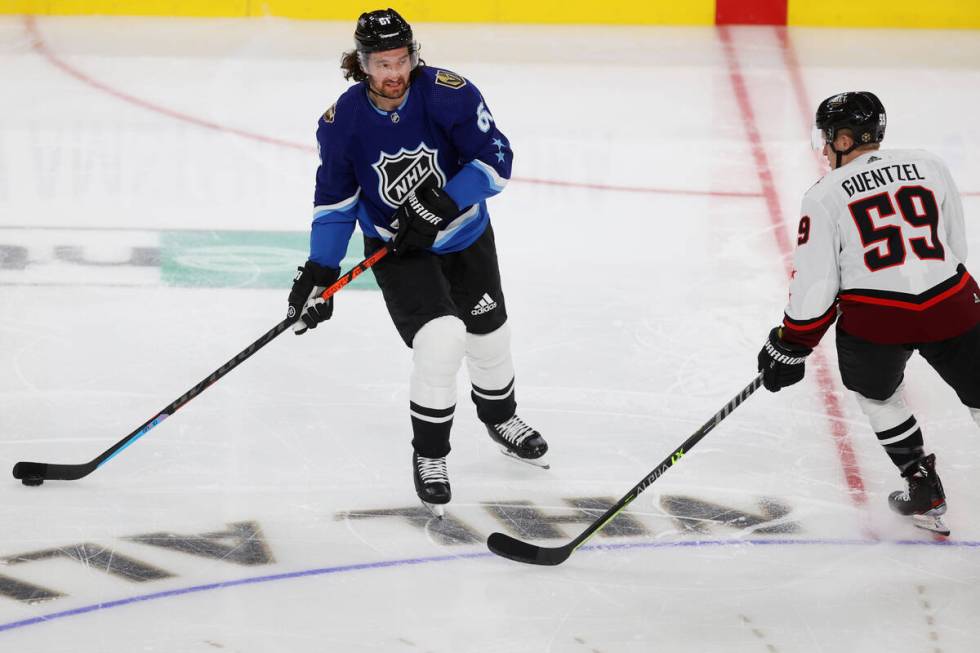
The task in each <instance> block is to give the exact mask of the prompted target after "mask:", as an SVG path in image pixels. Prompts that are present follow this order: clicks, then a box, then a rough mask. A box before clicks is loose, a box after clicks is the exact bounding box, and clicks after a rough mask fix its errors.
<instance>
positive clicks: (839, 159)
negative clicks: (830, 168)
mask: <svg viewBox="0 0 980 653" xmlns="http://www.w3.org/2000/svg"><path fill="white" fill-rule="evenodd" d="M827 147H829V148H830V151H831V152H833V153H834V154H836V155H837V165H835V166H834V169H835V170H836V169H837V168H839V167H841V162H842V160H843V158H844V156H845V155H847V154H850V153H851V152H853V151H854V150H856V149H857V147H858V144H857V143H856V142H855V143H854V144H853V145H851V146H850V147H849V148H847V149H846V150H838V149H837V148H836V147H834V144H833V143H827Z"/></svg>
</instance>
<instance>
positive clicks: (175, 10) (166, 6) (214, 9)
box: [0, 0, 251, 17]
mask: <svg viewBox="0 0 980 653" xmlns="http://www.w3.org/2000/svg"><path fill="white" fill-rule="evenodd" d="M250 4H251V1H250V0H208V1H207V2H205V1H204V0H0V14H36V15H58V16H78V15H95V16H206V17H217V16H247V15H248V9H249V5H250Z"/></svg>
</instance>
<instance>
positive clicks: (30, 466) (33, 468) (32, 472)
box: [14, 245, 391, 485]
mask: <svg viewBox="0 0 980 653" xmlns="http://www.w3.org/2000/svg"><path fill="white" fill-rule="evenodd" d="M390 251H391V248H390V247H389V246H387V245H386V246H385V247H382V248H381V249H379V250H378V251H376V252H375V253H374V254H372V255H371V256H369V257H367V258H366V259H364V260H363V261H361V262H360V263H358V264H357V265H355V266H354V267H353V268H351V269H350V270H348V271H347V273H345V274H344V275H342V276H341V277H340V278H339V279H337V281H335V282H334V284H333V285H332V286H330V287H329V288H327V289H326V290H324V291H323V293H322V294H321V295H320V296H321V297H323V298H324V299H329V298H330V297H332V296H333V295H334V294H336V293H337V292H339V291H340V289H341V288H343V287H344V286H346V285H347V284H349V283H350V282H351V281H353V280H354V279H356V278H357V277H358V276H360V274H361V273H362V272H364V271H365V270H367V269H368V268H370V267H371V266H373V265H374V264H375V263H377V262H378V261H380V260H381V259H382V258H384V256H385V255H386V254H388V252H390ZM297 319H298V318H296V317H287V318H286V319H285V320H283V321H282V322H280V323H279V324H277V325H276V326H274V327H272V328H271V329H270V330H269V331H266V332H265V334H263V335H262V337H261V338H259V339H258V340H256V341H255V342H253V343H252V344H250V345H249V346H248V347H246V348H245V349H243V350H242V351H240V352H238V354H236V355H235V357H234V358H232V359H231V360H230V361H228V362H227V363H225V364H224V365H222V366H221V367H219V368H218V369H216V370H215V371H214V372H212V373H211V374H210V375H209V376H208V377H207V378H206V379H204V380H203V381H201V382H200V383H198V384H197V385H196V386H194V387H193V388H191V389H190V390H188V391H187V392H185V393H184V394H183V395H181V396H180V397H179V398H177V400H176V401H174V402H173V403H172V404H170V405H169V406H167V407H166V408H164V409H163V410H161V411H160V412H159V413H157V414H156V415H154V416H153V417H151V418H150V419H149V420H147V421H146V422H144V423H143V424H142V425H141V426H139V427H138V428H136V430H134V431H133V432H132V433H130V434H129V435H127V436H126V437H124V438H123V439H122V440H120V441H119V442H117V443H116V444H114V445H112V446H111V447H109V448H108V449H106V450H105V451H104V452H102V454H101V455H100V456H98V457H97V458H95V459H94V460H91V461H89V462H87V463H80V464H77V465H58V464H54V463H31V462H19V463H17V464H16V465H14V478H19V479H21V482H22V483H23V484H24V485H40V484H41V483H43V482H44V481H74V480H77V479H80V478H82V477H83V476H88V475H89V474H91V473H92V472H94V471H95V470H96V469H98V468H99V467H101V466H102V465H104V464H105V463H107V462H109V461H110V460H112V459H113V458H115V457H116V456H118V455H119V454H120V453H122V451H123V450H124V449H125V448H126V447H128V446H129V445H131V444H133V443H134V442H136V441H137V440H138V439H140V438H141V437H143V436H144V435H146V434H147V433H148V432H149V431H150V429H152V428H153V427H155V426H157V425H158V424H160V422H162V421H163V420H165V419H167V418H168V417H170V416H171V415H173V414H174V413H176V412H177V411H178V410H179V409H180V408H181V407H183V406H184V405H185V404H187V403H188V402H189V401H190V400H191V399H193V398H194V397H196V396H197V395H199V394H201V393H202V392H204V391H205V390H206V389H207V388H208V386H210V385H211V384H213V383H214V382H215V381H217V380H218V379H220V378H221V377H223V376H224V375H225V374H227V373H228V372H230V371H232V370H233V369H235V368H236V367H238V366H239V365H240V364H241V363H243V362H244V361H245V360H246V359H247V358H249V357H250V356H251V355H252V354H254V353H255V352H257V351H258V350H260V349H262V348H263V347H265V346H266V345H267V344H269V343H270V342H272V340H273V339H274V338H276V337H277V336H278V335H279V334H281V333H282V332H283V331H285V330H286V329H288V328H289V327H290V326H291V325H292V324H293V323H294V322H295V321H296V320H297Z"/></svg>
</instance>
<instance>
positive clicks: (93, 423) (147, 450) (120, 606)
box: [0, 17, 980, 653]
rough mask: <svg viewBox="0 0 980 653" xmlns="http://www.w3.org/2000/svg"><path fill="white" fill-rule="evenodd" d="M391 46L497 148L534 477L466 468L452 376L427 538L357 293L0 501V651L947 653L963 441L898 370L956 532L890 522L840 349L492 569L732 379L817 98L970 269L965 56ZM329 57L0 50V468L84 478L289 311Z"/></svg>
mask: <svg viewBox="0 0 980 653" xmlns="http://www.w3.org/2000/svg"><path fill="white" fill-rule="evenodd" d="M415 28H416V35H417V38H418V39H419V40H420V41H421V43H422V47H423V58H424V59H426V60H427V61H428V63H429V64H430V65H434V66H437V67H446V68H450V69H452V70H455V71H457V72H459V73H461V74H463V75H465V76H466V77H468V78H469V79H470V80H471V81H472V82H473V83H475V84H476V85H477V86H478V87H479V88H480V89H481V90H482V92H483V94H484V96H485V97H486V99H487V103H488V105H489V107H490V109H491V110H492V111H493V114H494V117H495V118H496V121H497V123H498V125H499V126H500V128H501V129H502V130H503V131H504V133H506V134H507V135H508V136H509V137H510V139H511V142H512V144H513V147H514V150H515V153H516V160H515V166H514V179H513V180H512V182H511V183H510V185H509V187H508V188H507V189H506V190H505V191H504V192H503V193H502V194H501V195H499V196H498V197H496V198H494V199H492V200H491V201H490V210H491V213H492V215H493V223H494V228H495V230H496V233H497V243H498V248H499V255H500V260H501V266H502V274H503V281H504V288H505V291H506V293H507V302H508V309H509V314H510V316H511V325H512V328H513V332H514V354H515V359H516V364H517V369H518V377H517V397H518V402H519V412H520V414H521V415H522V416H523V417H524V418H525V419H526V420H527V421H529V422H530V423H532V424H533V425H535V426H536V427H537V428H539V429H540V430H541V431H542V432H543V433H544V434H545V436H546V437H547V438H548V440H549V442H550V444H551V453H550V454H549V456H550V461H551V469H550V470H549V471H543V470H539V469H536V468H532V467H529V466H525V465H520V464H519V463H515V462H513V461H511V460H509V459H507V458H505V457H503V456H501V455H500V454H499V453H498V452H497V451H496V449H495V447H494V446H493V445H492V444H491V442H490V441H489V439H488V438H487V436H486V434H485V432H484V431H483V429H482V427H481V425H480V424H479V423H478V422H477V420H476V416H475V411H474V410H473V408H472V405H471V403H470V401H469V399H468V396H467V394H468V393H467V392H466V391H465V389H466V388H467V386H468V380H467V379H466V377H465V371H464V372H461V376H460V398H459V410H458V411H457V415H456V421H455V427H454V436H453V447H454V448H453V453H452V454H451V456H450V458H449V469H450V475H451V478H452V482H453V493H454V499H453V502H452V504H451V505H450V507H449V510H448V514H447V518H446V519H445V520H443V521H442V522H437V521H433V520H430V519H427V518H426V513H424V512H423V509H422V508H421V506H420V505H419V503H418V501H417V499H416V497H415V493H414V490H413V487H412V480H411V472H410V452H411V447H410V439H411V436H410V424H409V419H408V414H407V404H408V388H407V380H408V371H409V366H410V351H409V350H407V349H406V348H405V347H404V345H402V343H401V341H400V340H399V338H398V337H397V335H396V333H395V330H394V328H393V327H392V326H391V324H390V321H389V319H388V316H387V313H386V311H385V308H384V305H383V303H382V301H381V298H380V295H379V293H377V291H376V290H371V289H370V288H349V289H345V290H344V291H342V292H341V294H339V295H338V296H337V302H336V305H337V308H336V313H335V317H334V319H333V320H332V321H331V322H330V323H329V324H328V325H325V326H324V327H322V328H320V329H318V330H317V331H316V332H313V333H311V334H309V335H306V336H303V337H302V338H296V337H294V336H293V335H291V334H288V333H287V334H285V335H283V336H282V337H280V338H278V339H277V340H275V341H274V342H272V343H271V344H269V345H268V346H267V347H266V348H265V349H263V350H262V351H261V352H259V353H258V354H256V355H255V356H254V358H252V359H250V360H249V361H247V362H246V363H244V364H243V365H242V366H241V367H240V368H238V369H236V370H234V371H233V372H232V373H230V374H229V375H228V376H227V377H226V378H224V379H223V380H221V381H220V382H218V383H217V384H215V385H214V386H212V387H211V388H210V389H208V390H207V391H206V392H204V393H203V394H202V395H201V396H200V397H198V398H197V399H195V400H194V401H193V402H192V403H191V404H189V405H188V406H187V407H186V408H184V409H182V410H181V411H180V412H178V413H177V414H176V415H175V416H173V417H172V418H171V419H170V420H168V421H167V422H166V423H165V424H163V425H161V426H159V427H157V428H156V429H155V430H154V431H152V432H151V433H150V434H149V435H147V436H146V437H145V438H143V439H142V440H140V441H139V442H138V443H136V444H135V445H134V446H132V447H131V448H129V449H127V450H126V451H125V452H124V453H123V454H121V455H120V456H119V457H117V458H116V459H114V460H112V461H111V462H110V463H109V464H107V465H105V466H104V467H102V468H101V469H99V470H98V471H97V472H96V473H94V474H92V475H90V476H88V477H87V478H84V479H82V480H79V481H73V482H48V483H46V484H45V485H44V486H42V487H39V488H28V487H24V486H22V485H21V484H19V483H18V482H17V481H15V480H14V479H12V478H9V477H8V480H7V481H6V482H4V483H3V484H2V488H3V489H2V490H0V496H2V501H0V524H2V527H0V562H2V563H3V564H2V566H0V650H2V651H17V652H18V653H69V652H70V653H96V652H97V653H132V652H134V651H153V652H167V653H175V652H176V653H198V652H201V653H204V652H211V651H228V652H229V653H230V652H235V653H264V652H280V651H290V652H297V651H303V652H306V651H311V652H313V651H315V652H323V651H351V652H353V651H406V652H416V653H449V652H463V651H466V652H477V651H495V652H496V651H508V652H511V651H514V652H517V651H528V652H532V651H533V652H540V651H554V652H559V651H560V652H567V653H588V652H591V653H600V652H601V653H618V652H626V651H631V652H639V651H655V650H656V651H698V652H708V651H725V652H729V651H733V652H734V651H737V652H745V653H751V652H756V651H758V652H780V653H791V652H795V651H825V652H831V651H833V652H836V651H872V652H876V651H882V652H888V653H905V652H929V653H936V652H940V651H941V652H943V653H953V652H969V651H976V650H978V649H980V625H978V622H977V614H978V611H980V486H978V483H977V480H976V479H977V477H978V474H980V457H978V451H977V449H978V446H977V443H978V442H980V440H978V437H980V433H978V430H977V427H976V425H975V424H974V423H973V422H972V421H971V420H970V418H969V415H968V413H967V411H966V410H965V409H964V408H963V407H962V406H961V405H960V404H959V403H958V401H957V399H956V397H955V396H954V394H953V393H952V391H951V390H949V389H948V388H946V387H945V386H943V385H942V384H941V382H940V381H939V378H938V376H937V375H936V374H935V373H934V372H933V371H932V370H931V369H930V368H928V367H927V366H926V365H925V364H924V363H923V362H922V361H921V359H919V358H918V357H916V358H913V360H912V363H911V364H910V369H909V373H908V375H907V382H906V389H905V392H906V396H907V399H908V401H909V403H910V404H911V405H912V407H913V409H914V410H915V413H916V415H917V416H918V418H919V420H920V422H922V423H923V424H924V434H925V438H926V443H927V447H928V448H929V449H930V450H932V451H934V452H935V453H936V454H937V458H938V465H939V470H940V473H941V475H942V480H943V482H944V484H945V486H946V490H947V495H948V499H949V513H948V516H947V523H948V524H949V526H950V527H951V529H952V536H951V537H950V538H948V539H936V538H933V537H932V536H931V535H930V534H928V533H926V532H923V531H920V530H916V529H914V528H912V527H911V526H910V525H909V524H907V523H904V522H903V521H901V520H900V518H898V517H897V516H894V515H893V514H891V513H890V512H889V510H888V508H887V505H886V497H887V494H888V492H889V491H891V490H894V489H899V488H900V487H901V482H900V479H899V478H898V475H897V474H896V472H895V471H894V468H893V466H892V465H891V463H890V462H889V460H888V459H887V457H886V456H885V454H884V453H883V452H882V451H881V450H880V447H879V445H878V444H877V443H876V441H875V437H874V434H873V433H872V431H871V430H870V428H869V426H868V425H867V423H866V422H865V419H864V417H863V415H862V414H861V413H860V411H859V409H858V407H857V404H856V402H855V401H854V400H853V398H852V397H851V396H850V395H849V393H847V392H846V391H844V390H843V388H842V387H841V385H840V382H839V376H838V373H837V371H836V361H835V354H834V348H833V335H832V334H830V335H829V336H828V338H827V339H825V341H824V343H823V344H822V345H821V346H820V348H819V349H818V352H817V354H815V355H814V356H813V357H811V358H810V359H809V361H808V375H807V378H806V380H805V381H804V382H803V383H801V384H799V385H797V386H794V387H793V388H789V389H787V390H784V391H783V392H780V393H779V394H778V395H773V394H769V393H767V392H765V391H760V392H758V393H757V394H756V395H754V396H753V397H751V398H750V399H749V400H748V401H747V402H746V403H745V404H744V406H742V407H741V408H739V409H738V410H737V411H736V412H735V413H734V414H733V415H732V416H731V417H729V418H728V419H727V420H726V421H725V422H724V423H723V424H722V425H721V426H719V427H718V428H717V429H716V430H715V431H714V432H712V433H711V434H710V435H709V436H708V437H707V438H706V439H705V440H704V441H703V442H702V443H701V444H700V445H699V446H698V448H697V449H696V450H694V451H692V452H691V453H690V454H689V455H687V456H685V457H684V459H683V460H682V461H681V462H679V463H678V464H677V465H676V467H674V468H673V469H671V470H670V471H669V472H668V473H667V474H665V475H664V476H663V477H662V478H660V479H659V480H658V481H657V482H656V483H655V484H654V485H653V486H651V487H650V488H649V489H648V490H647V491H646V492H645V493H644V494H643V495H641V497H640V498H639V499H638V500H637V501H635V502H634V503H633V504H632V505H631V506H630V509H629V511H627V512H626V513H624V514H623V515H621V516H620V517H619V518H617V520H616V521H614V522H613V523H612V524H611V525H610V526H609V527H608V528H607V529H606V530H605V531H604V532H603V533H602V534H601V535H599V536H597V537H595V538H594V539H593V540H592V541H591V542H590V543H589V545H588V546H587V547H585V548H583V549H580V550H579V551H578V552H576V553H575V554H574V555H573V556H572V557H571V558H570V559H569V560H568V561H567V562H566V563H565V564H563V565H562V566H560V567H554V568H541V567H530V566H522V565H518V564H516V563H513V562H511V561H508V560H503V559H500V558H496V557H495V556H493V555H491V554H490V553H488V552H487V550H486V547H485V545H484V540H485V538H486V536H487V535H488V534H489V533H490V532H492V531H498V530H499V531H503V532H507V533H510V534H513V535H516V536H520V537H524V538H527V539H530V540H532V541H534V542H536V543H539V544H544V545H549V546H556V545H558V544H561V543H564V542H566V541H568V540H569V539H571V538H572V537H573V536H575V535H576V534H578V533H579V532H580V531H581V530H582V529H584V528H585V526H586V524H587V523H588V522H589V521H591V520H592V519H594V518H595V516H597V515H598V514H599V513H600V512H601V510H603V509H604V506H608V505H610V504H611V503H612V502H614V501H615V500H616V499H618V498H619V497H620V496H622V495H623V494H625V493H626V491H627V490H629V489H630V488H631V487H632V486H633V484H635V483H636V482H638V481H639V480H640V479H642V478H643V477H644V476H645V475H646V474H647V473H648V472H649V471H650V470H651V469H652V468H653V467H654V466H655V465H657V463H658V462H659V461H660V460H661V459H662V458H663V457H664V456H665V455H667V454H668V453H670V451H671V450H672V449H673V447H675V446H676V445H678V444H680V443H681V442H682V441H683V440H684V439H685V438H687V436H688V435H690V434H691V433H692V432H693V431H694V430H695V429H696V428H697V427H698V426H700V425H701V424H702V423H703V422H704V421H705V420H706V419H707V418H708V417H710V416H711V415H712V414H713V413H714V412H715V411H717V410H718V409H719V408H720V407H721V406H722V405H724V403H725V402H727V401H728V400H729V399H730V398H731V397H732V396H733V395H734V394H735V393H736V392H737V391H738V390H740V389H741V388H742V387H743V386H745V385H746V384H747V383H748V382H749V381H750V380H751V379H752V376H753V374H754V369H755V357H756V353H757V351H758V349H759V346H760V345H761V343H762V340H763V338H764V337H765V335H766V333H767V331H768V329H769V328H771V326H772V325H774V324H776V323H777V321H778V320H779V319H780V318H781V314H782V309H783V304H784V301H785V298H786V285H787V281H788V279H787V274H788V269H789V264H788V257H789V256H791V252H792V246H793V243H794V242H795V240H793V238H794V237H795V231H796V221H797V218H798V213H797V211H798V206H799V201H800V198H801V196H802V194H803V192H804V191H805V190H806V189H807V188H808V187H809V186H810V185H811V184H812V183H814V181H816V179H818V178H819V176H820V175H821V174H822V172H823V168H822V167H821V165H820V162H819V161H818V160H817V158H816V157H815V156H814V154H813V153H812V152H811V151H810V149H809V145H808V130H809V124H810V120H811V116H812V113H813V110H814V108H815V106H816V103H817V102H818V101H819V100H821V99H823V98H825V97H827V96H829V95H831V94H833V93H835V92H838V91H842V90H873V91H875V92H876V93H877V94H878V95H879V96H880V97H881V98H882V100H883V102H884V104H885V106H886V107H887V109H888V111H889V123H890V124H889V127H888V135H887V138H886V142H885V145H886V146H891V147H924V148H927V149H931V150H933V151H935V152H936V153H938V154H940V155H941V156H942V157H944V158H945V159H946V161H947V162H948V163H949V165H950V167H951V169H952V171H953V174H954V177H955V178H956V180H957V181H958V183H959V185H960V189H961V191H962V192H963V193H964V202H965V205H966V209H967V216H968V225H967V229H968V234H969V240H970V244H971V247H972V249H973V251H974V252H976V251H980V225H978V224H977V223H976V220H977V217H976V216H978V215H980V127H978V123H977V121H976V118H975V115H976V107H977V106H980V36H978V34H977V33H976V32H968V31H963V32H934V31H856V30H810V29H790V30H784V29H778V28H768V27H760V28H730V29H725V28H719V29H715V28H596V27H528V26H512V27H499V26H491V27H488V26H459V25H437V24H430V25H426V24H419V25H416V26H415ZM351 31H352V26H351V25H348V24H330V23H315V22H291V21H286V20H273V19H269V20H253V21H236V20H212V21H204V20H177V19H172V20H171V19H157V20H153V19H124V18H113V19H110V18H71V19H69V18H43V19H37V20H36V21H35V20H31V19H24V18H20V17H6V18H2V19H0V86H2V93H0V94H2V102H0V369H2V371H3V373H2V374H0V471H2V470H9V469H10V467H11V466H12V465H13V464H14V463H15V462H16V461H18V460H40V461H48V462H65V463H77V462H85V461H88V460H90V459H92V458H93V457H95V456H96V455H97V454H99V453H101V452H102V451H104V450H105V449H107V448H108V447H109V446H110V445H112V444H113V443H115V442H116V441H117V440H119V439H121V438H122V437H123V436H125V435H126V434H127V433H129V432H130V431H131V430H132V429H134V428H135V427H136V426H138V425H139V424H141V423H142V422H144V421H145V420H147V419H149V418H150V417H152V416H153V415H154V414H155V413H156V411H159V410H160V409H161V408H162V407H164V406H166V405H167V404H168V403H169V402H171V401H173V400H174V399H176V398H177V397H178V396H180V395H181V394H182V393H183V392H184V391H186V390H187V389H189V388H191V387H192V386H193V385H194V384H195V383H197V382H198V381H200V380H201V379H203V378H205V377H206V376H207V375H208V374H210V373H211V372H212V371H213V370H214V369H216V368H218V367H219V366H220V365H221V364H222V363H224V362H225V361H226V360H228V359H229V358H231V357H232V356H234V355H235V354H236V353H237V352H238V351H240V350H241V349H243V348H244V347H245V346H246V345H248V343H250V342H252V340H254V339H255V338H257V337H258V336H259V335H261V334H262V333H263V332H264V331H266V330H267V329H269V328H271V327H272V326H273V325H275V323H276V322H278V321H279V320H280V319H282V317H283V314H284V309H285V300H286V294H287V292H288V287H289V283H290V279H291V276H292V270H293V269H294V267H295V265H297V264H300V263H302V261H303V260H304V259H305V255H306V253H307V250H306V242H307V234H308V229H309V221H310V215H311V213H310V209H311V199H312V181H313V174H314V171H315V167H316V155H315V148H314V143H315V140H314V130H315V124H316V120H317V119H318V117H319V116H320V114H321V113H322V112H323V111H324V110H325V109H326V108H327V107H328V106H329V105H330V104H331V103H332V102H333V101H334V100H335V99H336V97H337V96H338V95H339V94H340V93H341V92H342V91H343V89H344V88H345V82H344V81H343V79H342V77H341V75H340V72H339V70H338V68H337V62H338V60H339V54H340V52H341V51H342V50H344V49H348V48H349V47H350V46H351V37H350V33H351ZM358 238H359V236H355V239H358ZM358 251H359V250H358V249H357V248H356V247H355V248H353V249H352V258H351V259H350V261H349V262H348V265H349V264H350V263H352V262H354V261H356V260H357V258H358ZM967 264H968V267H970V266H971V262H970V261H968V262H967ZM464 369H465V368H464ZM3 473H7V472H3Z"/></svg>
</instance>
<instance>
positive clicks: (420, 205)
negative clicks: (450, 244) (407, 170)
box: [392, 187, 460, 256]
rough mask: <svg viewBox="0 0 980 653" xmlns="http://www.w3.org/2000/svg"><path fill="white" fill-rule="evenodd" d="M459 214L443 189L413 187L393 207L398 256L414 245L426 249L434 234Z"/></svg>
mask: <svg viewBox="0 0 980 653" xmlns="http://www.w3.org/2000/svg"><path fill="white" fill-rule="evenodd" d="M459 214H460V210H459V207H458V206H456V202H454V201H453V199H452V198H451V197H449V195H448V194H446V191H444V190H443V189H441V188H431V187H426V188H422V189H420V190H418V191H412V192H411V193H409V194H408V197H407V198H406V199H405V203H404V204H402V205H401V207H399V209H398V210H397V211H395V218H396V219H397V220H398V233H397V234H396V235H395V240H394V242H393V243H392V245H393V249H394V251H395V254H397V255H398V256H401V255H402V254H405V253H407V252H410V251H412V250H413V249H428V248H429V247H432V243H433V242H435V239H436V235H437V234H438V233H439V232H440V231H441V230H443V229H445V228H446V225H448V224H449V223H450V222H452V221H453V220H454V219H455V218H456V217H457V216H458V215H459Z"/></svg>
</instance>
